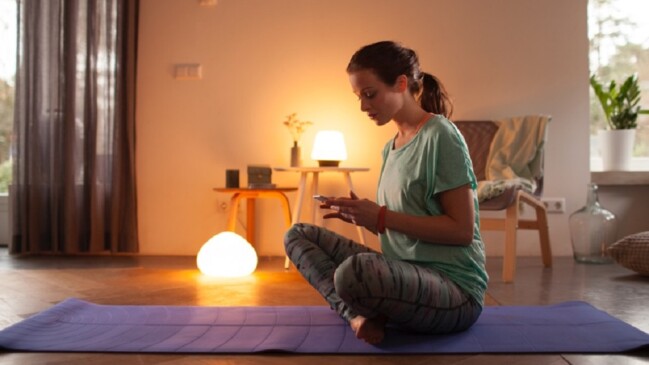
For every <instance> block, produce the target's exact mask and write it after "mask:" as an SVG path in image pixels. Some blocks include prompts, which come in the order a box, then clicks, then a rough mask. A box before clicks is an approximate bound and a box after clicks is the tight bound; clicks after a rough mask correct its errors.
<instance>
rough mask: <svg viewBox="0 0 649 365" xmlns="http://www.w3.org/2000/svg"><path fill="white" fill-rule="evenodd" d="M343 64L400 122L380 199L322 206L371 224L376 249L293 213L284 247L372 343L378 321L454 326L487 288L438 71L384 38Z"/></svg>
mask: <svg viewBox="0 0 649 365" xmlns="http://www.w3.org/2000/svg"><path fill="white" fill-rule="evenodd" d="M347 73H348V75H349V80H350V83H351V85H352V89H353V91H354V93H355V94H356V95H357V96H358V98H359V100H360V103H361V110H362V111H363V112H365V113H367V115H368V117H369V118H370V119H372V120H373V121H374V122H375V123H376V125H378V126H383V125H386V124H388V123H389V122H390V121H392V122H393V123H394V124H395V125H396V127H397V133H396V135H395V137H394V138H392V139H391V140H390V141H388V143H387V144H386V145H385V148H384V149H383V165H382V167H381V174H380V178H379V185H378V193H377V202H376V203H374V202H372V201H370V200H368V199H359V198H358V197H357V196H356V195H355V194H354V193H353V192H350V197H348V198H347V197H342V198H329V199H328V200H327V201H326V202H325V203H323V205H322V206H321V207H322V208H329V209H332V210H333V212H331V213H328V214H325V215H324V218H338V219H342V220H344V221H346V222H349V223H353V224H356V225H359V226H363V227H365V228H367V229H368V230H370V231H371V232H373V233H375V234H378V235H379V241H380V243H381V253H379V252H377V251H375V250H372V249H370V248H368V247H366V246H364V245H362V244H359V243H356V242H353V241H352V240H350V239H347V238H345V237H342V236H340V235H338V234H336V233H333V232H331V231H329V230H327V229H325V228H322V227H317V226H313V225H308V224H296V225H294V226H293V227H292V228H291V229H290V230H289V231H288V232H287V234H286V237H285V247H286V252H287V254H288V256H289V258H290V259H291V261H292V262H293V263H294V264H295V266H296V267H297V269H298V270H299V271H300V273H302V275H303V276H304V277H305V278H306V279H307V280H308V281H309V283H310V284H311V285H313V286H314V287H315V288H316V289H317V290H318V291H319V292H320V294H321V295H322V296H323V297H324V298H325V300H327V302H328V303H329V304H330V305H331V307H332V308H333V309H334V310H336V311H337V312H338V313H339V314H340V315H341V316H342V317H343V318H344V319H346V320H347V321H348V322H349V324H350V326H351V328H352V329H353V331H354V332H355V334H356V337H358V338H361V339H363V340H365V341H366V342H368V343H371V344H376V343H379V342H381V341H382V340H383V337H384V334H385V325H386V324H387V323H389V324H390V325H394V326H398V327H400V328H405V329H409V330H412V331H417V332H423V333H437V334H440V333H450V332H456V331H462V330H465V329H467V328H468V327H470V326H471V325H472V324H473V323H474V322H475V321H476V320H477V318H478V316H479V315H480V313H481V311H482V306H483V303H484V294H485V291H486V288H487V280H488V277H487V273H486V271H485V268H484V261H485V255H484V246H483V244H482V240H481V238H480V232H479V223H478V222H479V220H478V210H477V206H478V202H477V198H476V194H475V188H476V179H475V176H474V174H473V170H472V167H471V160H470V158H469V154H468V150H467V147H466V144H465V142H464V139H463V138H462V136H461V134H460V133H459V131H458V130H457V128H455V126H454V125H453V124H452V123H451V122H450V121H449V120H448V119H447V117H450V114H451V104H450V102H449V99H448V96H447V95H446V92H445V90H444V88H443V86H442V85H441V83H440V82H439V81H438V80H437V79H436V78H435V77H434V76H432V75H430V74H427V73H423V72H421V71H420V69H419V61H418V58H417V55H416V54H415V52H414V51H412V50H410V49H408V48H404V47H402V46H401V45H399V44H397V43H395V42H390V41H384V42H378V43H374V44H370V45H367V46H365V47H363V48H361V49H360V50H358V51H357V52H356V53H355V54H354V55H353V57H352V58H351V61H350V62H349V65H348V66H347Z"/></svg>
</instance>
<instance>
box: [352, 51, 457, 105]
mask: <svg viewBox="0 0 649 365" xmlns="http://www.w3.org/2000/svg"><path fill="white" fill-rule="evenodd" d="M360 70H372V71H373V72H374V73H375V74H376V75H377V76H378V78H379V79H380V80H381V81H383V82H384V83H385V84H387V85H394V84H395V83H396V82H397V77H399V76H400V75H404V76H406V77H407V78H408V90H409V91H410V93H411V94H412V95H413V96H415V98H417V99H418V100H419V104H420V105H421V107H422V108H423V109H424V110H426V111H427V112H430V113H435V114H442V115H444V116H445V117H447V118H450V117H451V115H452V114H453V105H452V103H451V100H450V98H449V97H448V94H447V93H446V89H445V88H444V85H442V83H441V81H439V79H438V78H437V77H435V76H433V75H431V74H429V73H426V72H422V71H421V70H420V68H419V59H418V57H417V54H416V53H415V51H413V50H411V49H409V48H405V47H403V46H401V45H400V44H398V43H396V42H393V41H382V42H377V43H372V44H369V45H367V46H364V47H362V48H361V49H359V50H358V51H356V53H354V55H353V56H352V58H351V60H350V61H349V64H348V65H347V72H348V73H352V72H355V71H360Z"/></svg>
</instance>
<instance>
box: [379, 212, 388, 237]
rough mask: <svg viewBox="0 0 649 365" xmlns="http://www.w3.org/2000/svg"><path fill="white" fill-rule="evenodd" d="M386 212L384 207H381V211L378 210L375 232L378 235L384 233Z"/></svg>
mask: <svg viewBox="0 0 649 365" xmlns="http://www.w3.org/2000/svg"><path fill="white" fill-rule="evenodd" d="M387 210H388V208H387V207H386V206H385V205H382V206H381V209H379V216H378V218H377V220H376V231H377V232H378V233H385V212H386V211H387Z"/></svg>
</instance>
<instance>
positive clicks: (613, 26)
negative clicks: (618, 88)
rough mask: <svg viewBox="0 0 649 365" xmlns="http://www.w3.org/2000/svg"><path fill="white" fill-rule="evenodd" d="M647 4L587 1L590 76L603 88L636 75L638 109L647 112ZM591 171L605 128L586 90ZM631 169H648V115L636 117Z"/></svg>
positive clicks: (598, 108)
mask: <svg viewBox="0 0 649 365" xmlns="http://www.w3.org/2000/svg"><path fill="white" fill-rule="evenodd" d="M647 14H649V2H648V1H637V0H589V2H588V38H589V40H590V55H589V59H590V73H591V74H595V75H597V77H598V79H600V80H601V81H602V82H604V83H605V84H608V83H609V82H610V81H611V80H615V81H616V82H617V83H621V82H622V81H624V79H625V78H626V77H628V76H629V75H631V74H633V73H636V74H637V75H638V79H639V81H640V88H641V97H642V99H641V101H640V103H641V105H642V108H643V109H649V18H647ZM590 115H591V122H590V132H591V139H590V141H591V143H590V146H591V149H590V151H591V152H590V154H591V168H597V166H598V164H601V159H600V157H599V146H598V143H597V138H596V135H597V131H598V130H600V129H603V128H604V127H605V119H604V115H603V113H602V111H601V106H600V105H599V101H598V100H597V98H596V97H595V95H594V93H593V91H592V90H590ZM633 156H634V160H635V161H634V169H636V168H637V169H645V170H646V169H649V115H640V116H639V117H638V127H637V129H636V141H635V146H634V151H633Z"/></svg>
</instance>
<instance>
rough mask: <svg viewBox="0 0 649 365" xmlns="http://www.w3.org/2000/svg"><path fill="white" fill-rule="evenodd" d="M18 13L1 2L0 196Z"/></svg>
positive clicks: (5, 174) (7, 172)
mask: <svg viewBox="0 0 649 365" xmlns="http://www.w3.org/2000/svg"><path fill="white" fill-rule="evenodd" d="M17 11H18V10H17V2H16V0H0V44H2V45H3V47H2V52H0V193H6V192H7V190H8V187H9V184H10V182H11V170H12V165H11V136H12V133H13V120H14V86H15V76H16V49H17V47H16V39H17V33H16V31H17V30H16V19H17Z"/></svg>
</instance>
